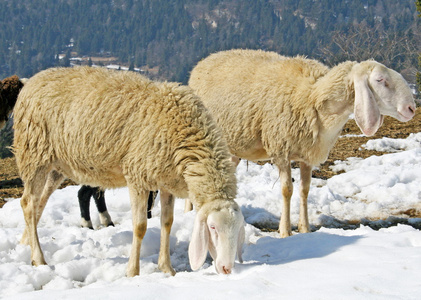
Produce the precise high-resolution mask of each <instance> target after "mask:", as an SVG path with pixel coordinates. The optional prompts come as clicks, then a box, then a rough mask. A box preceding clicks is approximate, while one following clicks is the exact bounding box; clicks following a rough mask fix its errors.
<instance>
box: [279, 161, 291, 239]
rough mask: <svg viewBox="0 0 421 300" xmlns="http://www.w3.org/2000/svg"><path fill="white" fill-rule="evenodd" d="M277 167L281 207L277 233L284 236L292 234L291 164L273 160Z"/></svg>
mask: <svg viewBox="0 0 421 300" xmlns="http://www.w3.org/2000/svg"><path fill="white" fill-rule="evenodd" d="M275 164H276V166H277V167H278V169H279V177H280V180H281V187H282V197H283V209H282V216H281V220H280V222H279V234H280V236H281V238H286V237H289V236H291V235H292V231H291V218H290V212H291V196H292V190H293V185H292V178H291V164H290V162H289V161H283V160H282V161H275Z"/></svg>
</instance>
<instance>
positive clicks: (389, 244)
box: [0, 133, 421, 300]
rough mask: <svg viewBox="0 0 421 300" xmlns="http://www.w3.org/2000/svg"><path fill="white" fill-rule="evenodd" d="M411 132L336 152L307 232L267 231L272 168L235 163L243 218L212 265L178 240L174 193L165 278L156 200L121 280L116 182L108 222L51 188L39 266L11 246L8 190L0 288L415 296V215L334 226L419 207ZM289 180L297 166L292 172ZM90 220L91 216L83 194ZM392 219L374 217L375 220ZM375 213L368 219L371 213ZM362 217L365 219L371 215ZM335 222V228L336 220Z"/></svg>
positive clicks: (109, 195) (317, 190)
mask: <svg viewBox="0 0 421 300" xmlns="http://www.w3.org/2000/svg"><path fill="white" fill-rule="evenodd" d="M420 141H421V133H417V134H413V135H411V136H410V137H409V138H408V139H404V140H391V139H381V140H374V141H370V142H369V143H368V144H367V145H365V146H364V147H367V148H370V149H381V150H385V149H388V151H394V152H395V153H391V154H387V155H383V156H378V157H374V156H373V157H370V158H367V159H364V160H363V159H359V158H349V159H348V160H346V161H341V162H337V164H336V165H335V166H334V168H335V169H337V170H344V171H345V172H344V173H342V174H340V175H337V176H334V177H332V178H331V179H329V180H327V181H326V180H321V179H315V178H313V180H312V185H311V189H310V194H309V217H310V223H311V225H312V226H313V228H319V227H321V228H320V229H318V230H317V231H315V232H312V233H308V234H299V233H296V234H294V235H293V236H292V237H289V238H286V239H280V238H278V235H277V233H276V232H262V231H260V230H259V229H257V228H256V227H255V226H253V225H252V224H255V225H259V227H262V226H265V227H268V228H276V227H277V224H278V222H279V217H280V214H281V200H280V199H281V192H280V186H279V178H278V172H277V171H276V169H275V168H274V167H272V166H271V165H269V164H266V165H264V166H259V165H256V164H252V163H249V164H248V165H247V164H246V163H245V162H242V163H241V164H240V166H239V167H238V169H237V178H238V187H239V189H238V196H237V201H238V203H239V204H240V205H241V208H242V211H243V214H244V216H245V219H246V222H247V224H246V242H245V245H244V249H243V259H244V263H243V264H237V265H236V268H235V270H234V272H233V274H231V275H229V276H225V275H218V274H216V272H215V269H214V266H213V265H212V261H211V260H210V258H208V260H207V261H206V263H205V265H204V267H203V268H202V269H201V270H199V271H197V272H192V271H191V269H190V266H189V263H188V257H187V248H188V243H189V240H190V235H191V232H192V228H193V220H194V216H195V212H190V213H186V214H184V213H183V207H184V201H182V200H178V201H177V202H176V209H175V221H174V225H173V229H172V233H171V259H172V264H173V266H174V268H175V269H176V271H177V272H178V273H177V274H176V276H174V277H171V276H169V275H166V274H163V273H161V272H160V271H159V270H158V269H157V260H158V251H159V235H160V225H159V215H160V207H159V202H158V203H157V204H156V206H155V207H154V210H153V218H152V219H151V220H150V221H149V223H148V231H147V234H146V237H145V239H144V242H143V245H142V251H141V270H140V276H136V277H134V278H126V277H125V276H124V274H125V268H126V264H127V261H128V255H129V252H130V247H131V239H132V228H131V213H130V204H129V196H128V191H127V189H126V188H123V189H117V190H107V192H106V199H107V205H108V208H109V211H110V214H111V216H112V218H113V221H114V223H115V224H116V226H115V227H107V228H97V229H96V230H89V229H85V228H80V227H79V218H80V217H79V207H78V202H77V199H76V195H77V191H78V187H76V186H70V187H67V188H65V189H62V190H57V191H56V192H55V193H54V194H53V195H52V197H51V198H50V201H49V202H48V204H47V207H46V209H45V211H44V214H43V217H42V219H41V221H40V226H39V227H38V232H39V236H40V241H41V246H42V249H43V251H44V255H45V258H46V260H47V262H48V263H49V266H40V267H33V266H31V264H30V250H29V247H27V246H22V245H19V239H20V237H21V234H22V231H23V228H24V221H23V215H22V211H21V209H20V204H19V199H11V200H10V201H9V202H8V203H7V204H6V205H5V206H4V207H3V208H2V209H0V298H1V297H3V298H5V299H43V300H47V299H102V300H104V299H230V300H235V299H256V298H262V299H281V298H282V299H420V297H421V296H420V294H421V279H420V275H421V232H420V231H419V230H417V229H414V227H413V226H410V225H414V226H415V227H417V226H418V227H417V228H419V226H420V224H421V219H408V220H407V222H408V224H409V225H401V224H400V225H397V226H392V227H387V228H382V229H380V230H378V231H375V230H373V229H371V228H370V227H369V226H364V225H361V226H359V225H358V226H355V228H354V229H352V230H345V229H344V228H343V224H345V223H346V221H355V222H358V221H361V220H362V222H363V223H364V224H367V223H369V221H370V220H373V219H379V218H380V219H387V218H388V217H390V216H392V215H393V216H398V217H399V216H403V215H402V213H403V212H405V211H408V210H411V209H418V210H421V142H420ZM293 176H294V178H295V182H294V188H295V191H297V190H298V185H299V171H298V170H293ZM298 204H299V203H298V193H297V192H295V193H294V195H293V198H292V207H291V213H292V218H291V219H292V222H293V225H294V226H295V225H296V224H297V222H298V209H299V206H298ZM91 212H92V219H93V223H94V226H95V224H99V220H98V216H97V214H96V210H95V208H94V204H93V201H92V207H91ZM391 222H393V218H389V219H387V220H386V221H378V222H377V223H378V225H379V227H381V226H383V225H387V224H388V223H391ZM374 223H376V222H374ZM372 224H373V222H372V223H371V225H372ZM335 227H336V228H335Z"/></svg>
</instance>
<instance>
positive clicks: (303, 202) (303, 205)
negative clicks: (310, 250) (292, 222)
mask: <svg viewBox="0 0 421 300" xmlns="http://www.w3.org/2000/svg"><path fill="white" fill-rule="evenodd" d="M311 170H312V167H311V166H309V165H307V164H306V163H304V162H301V163H300V174H301V185H300V219H299V221H298V231H299V232H301V233H307V232H310V224H309V222H308V207H307V197H308V192H309V190H310V182H311Z"/></svg>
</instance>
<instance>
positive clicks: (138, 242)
mask: <svg viewBox="0 0 421 300" xmlns="http://www.w3.org/2000/svg"><path fill="white" fill-rule="evenodd" d="M129 194H130V204H131V208H132V218H133V220H132V222H133V242H132V249H131V252H130V258H129V263H128V265H127V273H126V274H127V276H128V277H133V276H136V275H139V271H140V264H139V259H140V248H141V246H142V240H143V237H144V236H145V233H146V228H147V221H148V219H147V203H148V195H149V191H146V190H143V189H137V188H133V187H130V186H129Z"/></svg>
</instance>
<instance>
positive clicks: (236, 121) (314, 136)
mask: <svg viewBox="0 0 421 300" xmlns="http://www.w3.org/2000/svg"><path fill="white" fill-rule="evenodd" d="M189 85H190V87H192V88H193V90H194V91H195V92H196V93H197V95H198V96H199V97H201V99H202V101H203V102H204V104H205V106H206V107H207V108H208V109H209V110H210V112H211V113H212V115H213V117H214V119H215V121H216V122H217V124H218V125H219V126H220V127H221V129H222V131H223V133H224V136H225V137H226V139H227V142H228V146H229V149H230V151H231V153H232V154H233V155H234V156H236V157H240V158H244V159H247V160H251V161H257V160H270V159H272V160H273V162H274V164H275V165H276V166H277V167H278V169H279V174H280V180H281V185H282V196H283V199H284V201H283V210H282V218H281V221H280V224H279V232H280V235H281V237H287V236H290V235H291V234H292V233H291V224H290V201H291V196H292V188H293V186H292V180H291V165H290V162H291V160H294V161H299V162H300V171H301V186H300V198H301V202H300V218H299V223H298V228H299V231H300V232H309V231H310V226H309V222H308V214H307V196H308V192H309V186H310V181H311V170H312V167H313V166H316V165H318V164H320V163H322V162H324V161H325V160H326V159H327V156H328V154H329V151H330V149H331V148H332V146H333V145H334V144H335V141H336V140H337V138H338V136H339V134H340V132H341V130H342V128H343V126H344V125H345V123H346V122H347V120H348V118H349V116H350V114H352V113H353V112H354V114H355V121H356V122H357V124H358V126H359V127H360V129H361V131H362V132H363V133H364V134H366V135H368V136H371V135H373V134H374V133H375V132H376V131H377V129H378V128H379V127H380V126H381V124H382V122H383V115H388V116H392V117H394V118H396V119H398V120H400V121H402V122H406V121H409V120H410V119H411V118H412V117H413V116H414V114H415V103H414V100H413V96H412V93H411V90H410V89H409V87H408V84H407V83H406V82H405V80H404V79H403V77H402V76H401V75H400V74H399V73H397V72H395V71H393V70H391V69H388V68H386V67H385V66H383V65H382V64H380V63H378V62H375V61H373V60H369V61H364V62H361V63H357V62H351V61H347V62H344V63H341V64H339V65H337V66H335V67H333V68H331V69H329V68H328V67H326V66H324V65H323V64H321V63H319V62H317V61H315V60H310V59H306V58H304V57H294V58H290V57H284V56H280V55H278V54H276V53H274V52H264V51H260V50H231V51H224V52H219V53H216V54H212V55H210V56H209V57H207V58H205V59H204V60H202V61H200V62H199V63H198V64H197V66H196V67H195V68H194V69H193V71H192V72H191V76H190V81H189Z"/></svg>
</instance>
